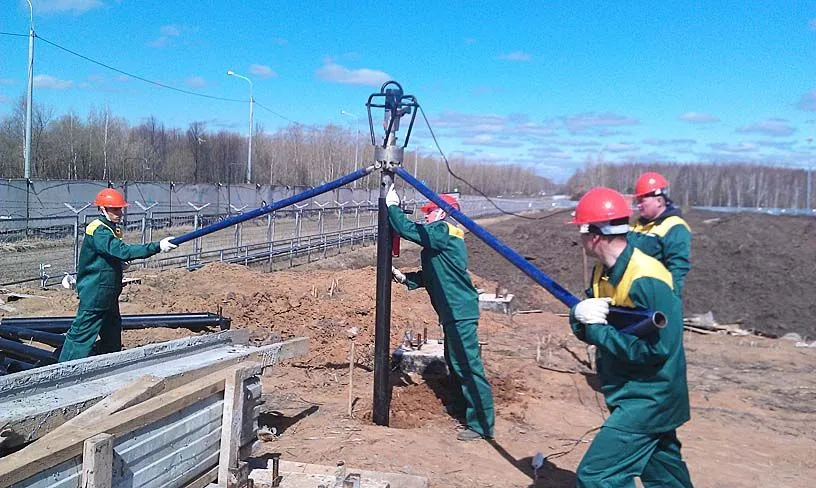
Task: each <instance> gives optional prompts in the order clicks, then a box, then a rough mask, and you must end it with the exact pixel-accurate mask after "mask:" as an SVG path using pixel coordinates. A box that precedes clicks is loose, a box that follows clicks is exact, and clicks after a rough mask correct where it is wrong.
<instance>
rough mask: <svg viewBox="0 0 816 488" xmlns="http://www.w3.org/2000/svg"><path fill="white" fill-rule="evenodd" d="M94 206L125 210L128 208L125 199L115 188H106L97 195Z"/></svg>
mask: <svg viewBox="0 0 816 488" xmlns="http://www.w3.org/2000/svg"><path fill="white" fill-rule="evenodd" d="M93 204H94V205H96V206H97V207H104V208H125V207H127V206H128V203H127V202H126V201H125V197H124V196H122V194H121V193H119V192H118V191H116V190H114V189H113V188H105V189H104V190H102V191H100V192H99V193H97V194H96V199H95V200H94V202H93Z"/></svg>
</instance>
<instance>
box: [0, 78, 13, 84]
mask: <svg viewBox="0 0 816 488" xmlns="http://www.w3.org/2000/svg"><path fill="white" fill-rule="evenodd" d="M16 84H17V80H15V79H12V78H0V86H11V85H16Z"/></svg>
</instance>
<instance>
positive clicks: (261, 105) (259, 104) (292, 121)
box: [255, 100, 303, 125]
mask: <svg viewBox="0 0 816 488" xmlns="http://www.w3.org/2000/svg"><path fill="white" fill-rule="evenodd" d="M255 105H257V106H259V107H261V108H262V109H264V110H266V111H267V112H269V113H271V114H272V115H276V116H278V117H280V118H282V119H283V120H286V121H287V122H291V123H293V124H296V125H303V124H301V123H300V122H298V121H297V120H292V119H290V118H289V117H286V116H284V115H281V114H279V113H278V112H275V111H274V110H272V109H271V108H269V107H267V106H265V105H263V104H262V103H260V102H258V101H257V100H255Z"/></svg>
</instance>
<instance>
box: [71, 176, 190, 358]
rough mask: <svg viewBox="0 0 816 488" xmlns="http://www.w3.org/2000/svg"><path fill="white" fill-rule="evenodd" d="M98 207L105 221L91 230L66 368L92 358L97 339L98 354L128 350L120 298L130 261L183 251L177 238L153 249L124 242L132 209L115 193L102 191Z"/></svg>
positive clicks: (95, 223) (79, 269) (79, 270)
mask: <svg viewBox="0 0 816 488" xmlns="http://www.w3.org/2000/svg"><path fill="white" fill-rule="evenodd" d="M94 205H96V206H97V207H98V208H99V213H100V214H101V215H100V216H99V217H98V218H96V219H95V220H94V221H93V222H91V223H90V224H88V225H87V227H86V228H85V238H84V239H83V241H82V250H81V251H80V253H79V263H78V265H77V284H76V286H77V294H78V295H79V310H77V315H76V318H75V319H74V322H73V323H72V324H71V328H70V329H69V330H68V333H67V334H66V336H65V344H64V345H63V346H62V352H61V353H60V356H59V361H60V362H64V361H71V360H73V359H81V358H85V357H88V356H89V355H90V353H91V348H92V347H93V345H94V342H95V341H96V337H97V336H99V339H100V340H99V346H98V348H97V353H99V354H105V353H109V352H116V351H119V350H120V349H121V348H122V317H121V316H120V315H119V294H120V293H122V272H123V269H124V267H126V266H127V261H130V260H131V259H139V258H147V257H150V256H152V255H154V254H156V253H158V252H160V251H161V252H168V251H170V250H171V249H175V248H176V247H177V246H176V245H175V244H173V243H171V242H170V240H171V239H172V237H165V238H164V239H162V240H161V242H150V243H148V244H125V243H124V242H122V229H120V228H119V224H120V223H121V222H122V217H123V215H124V211H125V207H127V205H128V204H127V202H125V198H124V197H123V196H122V194H121V193H119V192H118V191H116V190H114V189H113V188H105V189H104V190H102V191H100V192H99V194H98V195H97V196H96V199H95V200H94Z"/></svg>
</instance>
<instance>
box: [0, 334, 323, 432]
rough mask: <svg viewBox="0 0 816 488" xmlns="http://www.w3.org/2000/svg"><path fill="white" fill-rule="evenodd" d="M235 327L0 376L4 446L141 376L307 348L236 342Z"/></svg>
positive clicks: (264, 360)
mask: <svg viewBox="0 0 816 488" xmlns="http://www.w3.org/2000/svg"><path fill="white" fill-rule="evenodd" d="M234 332H236V331H226V332H222V333H219V334H210V335H206V336H196V337H189V338H184V339H178V340H176V341H169V342H164V343H159V344H151V345H148V346H143V347H138V348H134V349H129V350H127V351H122V352H117V353H113V354H106V355H103V356H96V357H90V358H86V359H80V360H77V361H70V362H67V363H59V364H55V365H52V366H46V367H43V368H37V369H34V370H31V371H22V372H20V373H14V374H10V375H7V376H3V377H0V426H3V429H4V430H5V429H8V430H9V431H10V434H9V435H8V440H7V441H6V443H4V447H7V448H8V447H13V446H14V445H20V444H23V443H26V442H30V441H32V440H35V439H37V438H39V437H40V436H42V435H43V434H44V433H46V432H48V431H50V430H51V429H53V428H54V427H56V426H58V425H61V424H62V423H63V422H65V421H66V420H68V419H70V418H72V417H74V416H75V415H77V414H78V413H79V412H82V411H83V410H85V409H86V408H88V407H90V406H91V405H93V404H94V403H96V402H97V401H99V400H100V399H101V398H104V397H105V396H107V395H109V394H110V393H111V392H113V391H115V390H117V389H119V388H122V387H123V386H125V385H127V384H128V383H131V382H133V381H135V380H136V379H138V378H140V377H142V376H145V375H153V376H158V377H162V378H166V379H167V380H168V381H169V382H170V383H168V388H172V387H173V386H172V384H180V383H184V382H188V381H190V380H192V379H194V378H196V377H198V376H201V375H203V374H206V373H207V372H208V371H211V370H213V369H214V368H221V367H226V366H228V365H230V364H235V363H237V362H240V361H248V360H256V361H258V362H260V363H261V364H262V365H263V366H269V365H272V364H274V363H275V362H277V361H279V360H282V359H288V358H291V357H297V356H300V355H302V354H304V353H305V352H307V351H308V339H306V338H298V339H292V340H289V341H285V342H281V343H276V344H270V345H267V346H261V347H254V346H248V345H244V344H240V343H238V341H237V340H236V339H238V340H240V339H242V336H241V335H240V334H238V335H236V334H235V333H234Z"/></svg>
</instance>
